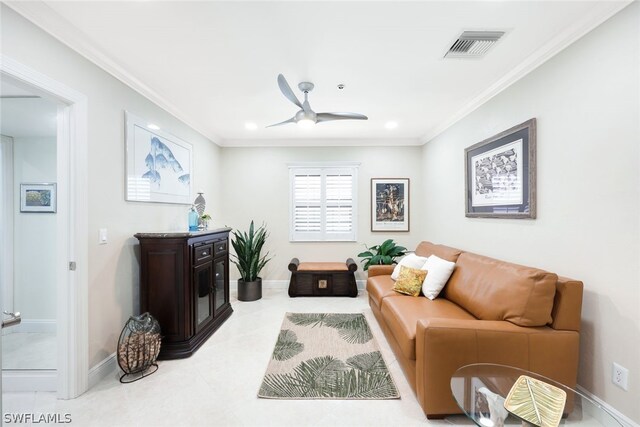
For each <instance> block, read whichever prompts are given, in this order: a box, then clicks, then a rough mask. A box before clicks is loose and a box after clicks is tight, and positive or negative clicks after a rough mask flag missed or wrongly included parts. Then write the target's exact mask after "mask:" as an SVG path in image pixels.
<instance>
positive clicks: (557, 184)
mask: <svg viewBox="0 0 640 427" xmlns="http://www.w3.org/2000/svg"><path fill="white" fill-rule="evenodd" d="M639 24H640V4H638V3H637V2H636V3H634V4H632V5H631V6H629V7H627V8H626V9H625V10H623V11H622V12H621V13H619V14H618V15H616V16H614V17H613V18H611V19H610V20H609V21H608V22H606V23H604V24H603V25H602V26H601V27H599V28H597V29H596V30H595V31H593V32H592V33H590V34H588V35H587V36H585V37H584V38H583V39H581V40H579V41H578V42H577V43H575V44H574V45H573V46H571V47H569V48H568V49H567V50H565V51H564V52H562V53H560V54H559V55H558V56H556V57H555V58H553V59H552V60H550V61H549V62H547V63H546V64H544V65H543V66H541V67H540V68H539V69H537V70H535V71H534V72H533V73H531V74H530V75H528V76H527V77H525V78H524V79H522V80H521V81H519V82H518V83H517V84H515V85H513V86H512V87H510V88H509V89H507V90H506V91H504V92H503V93H501V94H500V95H499V96H497V97H495V98H494V99H492V100H491V101H490V102H488V103H487V104H485V105H483V106H482V107H481V108H479V109H478V110H476V111H475V112H474V113H472V114H471V115H469V116H468V117H466V118H465V119H463V120H462V121H460V122H459V123H457V124H456V125H455V126H453V127H452V128H450V129H449V130H447V131H446V132H445V133H443V134H441V135H440V136H438V137H437V138H435V139H434V140H432V141H430V142H429V143H427V144H426V145H425V146H424V151H423V161H422V170H423V171H424V176H423V189H424V192H423V193H422V197H423V200H424V201H425V203H427V204H428V205H429V206H431V208H429V209H426V208H425V209H423V213H424V216H423V219H424V221H422V222H421V224H422V229H423V233H422V234H424V235H425V236H426V237H428V238H429V239H432V240H433V241H436V242H440V243H445V244H449V245H451V246H456V247H460V248H462V249H467V250H471V251H474V252H478V253H481V254H486V255H489V256H493V257H497V258H501V259H505V260H509V261H513V262H517V263H522V264H525V265H531V266H536V267H540V268H544V269H548V270H550V271H553V272H557V273H558V274H561V275H565V276H569V277H573V278H576V279H579V280H582V281H583V282H584V285H585V291H584V300H583V310H582V318H583V322H582V334H581V346H580V371H579V379H578V382H579V384H581V385H582V386H583V387H585V388H586V389H587V390H589V391H590V392H592V393H594V394H595V395H597V396H598V397H600V398H602V399H604V400H605V401H606V402H608V403H610V404H611V405H612V406H614V407H615V408H617V409H618V410H619V411H621V412H622V413H624V414H626V415H627V416H629V417H631V418H632V419H633V420H635V421H636V422H640V406H639V405H638V402H639V401H640V259H639V254H640V228H639V221H638V215H639V214H638V212H639V210H640V198H639V191H638V188H639V187H638V185H639V178H640V175H639V173H638V170H639V160H640V158H639V154H640V153H639V146H640V144H639V141H640V129H639V118H640V107H639V104H640V101H639V100H640V98H639V95H640V86H639V78H640V66H639V51H640V49H639V48H640V46H639V43H640V32H639V28H640V25H639ZM532 117H536V118H537V120H538V139H537V141H538V151H537V153H538V172H537V177H538V186H537V189H538V198H537V201H538V218H537V219H536V220H501V219H468V218H465V216H464V209H465V207H464V196H463V194H464V175H463V170H464V158H463V150H464V148H465V147H468V146H470V145H472V144H474V143H476V142H479V141H482V140H484V139H485V138H488V137H490V136H492V135H494V134H497V133H499V132H501V131H503V130H505V129H507V128H509V127H511V126H513V125H516V124H518V123H521V122H523V121H525V120H527V119H530V118H532ZM614 361H616V362H618V363H620V364H622V365H623V366H625V367H627V368H628V369H629V372H630V378H629V391H623V390H621V389H619V388H616V387H615V386H614V385H613V384H612V383H611V364H612V362H614Z"/></svg>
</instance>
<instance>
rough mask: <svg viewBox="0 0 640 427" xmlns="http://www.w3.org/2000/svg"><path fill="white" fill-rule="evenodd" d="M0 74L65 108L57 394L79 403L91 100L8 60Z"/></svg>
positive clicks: (84, 368)
mask: <svg viewBox="0 0 640 427" xmlns="http://www.w3.org/2000/svg"><path fill="white" fill-rule="evenodd" d="M0 72H1V73H3V74H5V75H7V76H10V77H12V78H13V79H16V80H18V81H20V82H23V83H26V84H28V85H30V86H32V87H34V88H36V89H37V90H38V91H41V92H44V93H45V94H48V95H49V96H51V97H52V98H54V99H56V100H58V101H60V102H62V103H64V104H65V105H64V106H62V107H60V108H59V109H58V138H57V162H58V167H57V190H58V202H57V204H58V212H57V215H56V224H57V225H56V231H57V253H58V256H57V261H56V265H57V267H56V279H57V280H56V282H57V301H56V302H57V310H56V311H57V342H58V369H57V374H58V390H57V395H58V398H60V399H73V398H75V397H77V396H79V395H81V394H82V393H84V392H85V391H86V390H87V388H88V378H89V366H88V365H89V351H88V350H89V338H88V335H89V334H88V329H89V328H88V323H89V322H88V302H89V301H88V229H87V227H88V206H87V195H88V192H87V180H88V179H87V178H88V177H87V145H88V138H87V97H86V96H85V95H84V94H82V93H80V92H78V91H76V90H74V89H72V88H70V87H68V86H66V85H64V84H62V83H60V82H58V81H56V80H54V79H51V78H50V77H48V76H46V75H44V74H42V73H40V72H38V71H36V70H34V69H32V68H30V67H27V66H25V65H23V64H21V63H19V62H17V61H15V60H14V59H12V58H9V57H7V56H6V55H2V56H1V57H0ZM72 263H75V267H71V264H72Z"/></svg>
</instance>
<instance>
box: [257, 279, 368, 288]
mask: <svg viewBox="0 0 640 427" xmlns="http://www.w3.org/2000/svg"><path fill="white" fill-rule="evenodd" d="M366 283H367V281H366V280H356V285H357V286H358V289H359V290H363V289H364V286H365V284H366ZM262 287H263V288H264V289H288V288H289V281H288V280H263V281H262Z"/></svg>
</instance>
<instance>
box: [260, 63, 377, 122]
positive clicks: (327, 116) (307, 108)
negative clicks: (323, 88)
mask: <svg viewBox="0 0 640 427" xmlns="http://www.w3.org/2000/svg"><path fill="white" fill-rule="evenodd" d="M342 86H343V87H344V85H342ZM278 87H279V88H280V91H281V92H282V94H283V95H284V96H285V98H287V99H288V100H289V101H291V102H292V103H294V104H295V105H297V106H298V107H299V108H300V110H299V111H298V112H297V113H296V114H295V116H293V117H291V118H290V119H288V120H285V121H283V122H280V123H275V124H273V125H269V126H267V127H268V128H269V127H273V126H280V125H284V124H287V123H297V124H298V125H299V126H300V127H303V128H308V127H311V126H313V125H314V124H316V123H321V122H329V121H332V120H368V119H369V118H368V117H367V116H365V115H364V114H359V113H316V112H315V111H313V110H312V109H311V105H310V104H309V92H311V91H312V90H313V88H314V85H313V83H311V82H301V83H299V84H298V89H300V91H302V93H304V102H302V103H301V102H300V100H299V99H298V97H297V96H296V95H295V94H294V93H293V90H291V86H289V83H287V80H286V79H285V78H284V76H283V75H282V74H278Z"/></svg>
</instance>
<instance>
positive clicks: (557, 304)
mask: <svg viewBox="0 0 640 427" xmlns="http://www.w3.org/2000/svg"><path fill="white" fill-rule="evenodd" d="M415 252H416V254H417V255H419V256H423V257H427V256H430V255H432V254H435V255H436V256H438V257H440V258H443V259H446V260H448V261H453V262H455V263H456V267H455V269H454V271H453V274H452V275H451V278H450V279H449V281H448V282H447V285H446V286H445V288H444V289H443V290H442V292H441V293H440V295H439V296H438V298H436V299H435V300H433V301H432V300H429V299H428V298H425V297H424V296H420V297H411V296H407V295H402V294H399V293H397V292H395V291H393V290H392V287H393V284H394V282H393V280H392V279H391V272H392V271H393V266H386V265H380V266H371V267H370V268H369V278H368V279H367V292H368V294H369V304H370V305H371V309H372V310H373V314H374V315H375V317H376V319H377V320H378V322H379V323H380V326H381V327H382V330H383V331H384V333H385V336H386V338H387V340H388V341H389V344H390V346H391V348H392V349H393V351H394V353H395V355H396V358H397V360H398V362H399V363H400V366H401V367H402V369H403V371H404V373H405V375H406V377H407V379H408V380H409V383H410V384H411V387H412V388H413V390H414V392H415V393H416V396H417V398H418V401H419V402H420V405H421V406H422V409H423V410H424V412H425V414H426V415H427V417H428V418H442V417H444V416H446V415H449V414H459V413H461V411H460V408H459V407H458V405H456V403H455V401H454V400H453V398H452V396H451V389H450V385H449V382H450V379H451V376H452V374H453V373H454V372H455V371H456V370H457V369H458V368H460V367H462V366H465V365H468V364H471V363H498V364H503V365H510V366H515V367H518V368H521V369H526V370H529V371H532V372H537V373H539V374H542V375H544V376H547V377H549V378H551V379H554V380H556V381H559V382H561V383H563V384H566V385H568V386H569V387H575V385H576V380H577V372H578V351H579V348H578V347H579V338H580V312H581V309H582V282H580V281H577V280H572V279H567V278H564V277H558V276H557V275H556V274H554V273H549V272H547V271H543V270H539V269H536V268H531V267H524V266H521V265H516V264H511V263H508V262H504V261H499V260H496V259H493V258H488V257H485V256H481V255H476V254H473V253H470V252H464V251H461V250H458V249H454V248H450V247H447V246H443V245H437V244H433V243H430V242H422V243H420V245H418V247H417V249H416V251H415Z"/></svg>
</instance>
